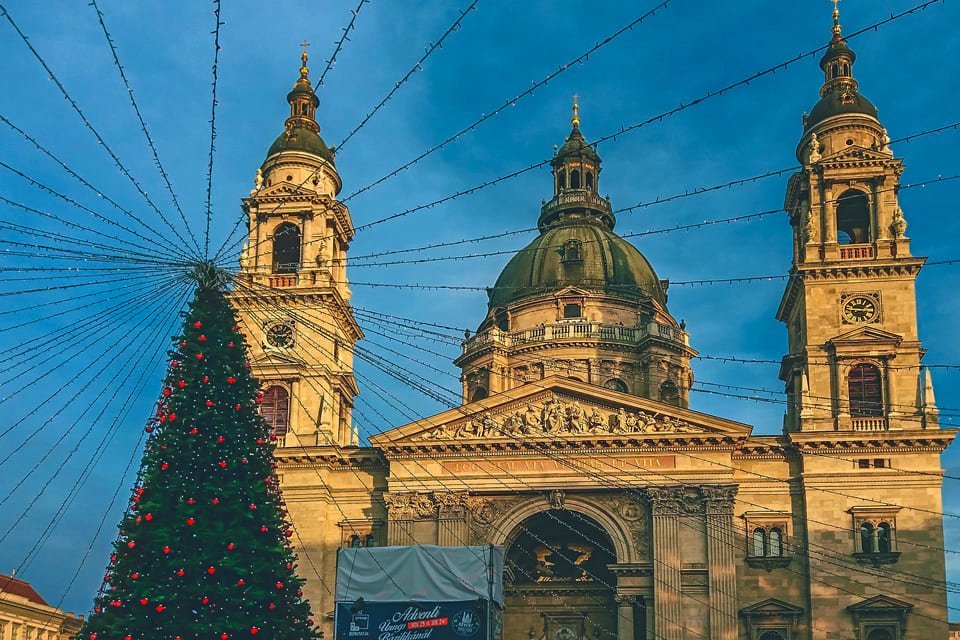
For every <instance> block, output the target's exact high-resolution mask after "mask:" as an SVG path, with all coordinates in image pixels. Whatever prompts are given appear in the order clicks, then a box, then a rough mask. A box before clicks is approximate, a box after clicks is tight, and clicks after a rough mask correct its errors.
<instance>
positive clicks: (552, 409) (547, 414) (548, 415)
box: [543, 398, 564, 433]
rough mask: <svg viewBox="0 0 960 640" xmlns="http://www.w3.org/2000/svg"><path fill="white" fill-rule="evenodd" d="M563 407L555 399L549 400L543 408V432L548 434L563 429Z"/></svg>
mask: <svg viewBox="0 0 960 640" xmlns="http://www.w3.org/2000/svg"><path fill="white" fill-rule="evenodd" d="M563 419H564V411H563V407H562V406H561V405H560V402H559V401H558V400H557V399H555V398H554V399H552V400H549V401H548V402H547V404H546V406H544V408H543V430H544V431H547V432H548V433H553V432H555V431H560V430H562V429H563V422H564V420H563Z"/></svg>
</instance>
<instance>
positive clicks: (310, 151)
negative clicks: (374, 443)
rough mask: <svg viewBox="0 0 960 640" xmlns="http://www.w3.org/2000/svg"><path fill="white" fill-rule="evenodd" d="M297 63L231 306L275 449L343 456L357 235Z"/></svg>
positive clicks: (248, 201)
mask: <svg viewBox="0 0 960 640" xmlns="http://www.w3.org/2000/svg"><path fill="white" fill-rule="evenodd" d="M301 60H302V65H301V67H300V77H299V78H298V79H297V81H296V83H295V84H294V86H293V90H292V91H290V93H289V94H287V102H289V103H290V116H289V117H288V118H287V120H286V123H285V125H284V131H283V133H281V134H280V136H279V137H278V138H277V139H276V141H274V143H273V145H271V147H270V149H269V151H267V157H266V159H265V160H264V162H263V164H262V165H261V166H260V168H259V169H257V173H256V178H255V183H254V188H253V190H252V191H250V195H249V197H247V198H244V199H243V210H244V212H245V214H246V215H247V229H248V238H247V242H246V244H244V247H243V250H242V252H241V255H240V273H239V275H238V277H237V280H236V283H235V287H234V292H233V294H232V301H233V303H234V305H235V306H236V308H237V311H238V315H239V317H240V321H241V323H242V325H243V328H244V333H245V334H246V336H247V343H248V345H249V348H250V358H251V367H252V370H253V373H254V375H256V376H257V378H259V379H260V381H261V382H262V383H263V399H262V404H261V407H262V412H263V415H264V417H265V418H266V419H267V421H268V422H269V423H270V424H271V425H272V426H273V430H274V433H275V435H276V436H277V439H278V441H279V443H278V444H279V446H281V447H284V446H285V447H305V446H324V445H338V446H349V445H356V444H357V434H356V432H355V430H354V428H353V427H352V422H351V411H352V408H353V401H354V398H355V397H356V395H357V393H358V389H357V384H356V381H355V379H354V376H353V350H354V345H355V343H356V341H357V340H358V339H360V338H361V337H362V333H361V331H360V328H359V327H358V326H357V323H356V321H355V320H354V318H353V315H352V313H351V310H350V307H349V304H348V302H349V300H350V289H349V287H348V285H347V277H346V254H347V248H348V246H349V242H350V240H351V239H352V238H353V235H354V228H353V223H352V221H351V219H350V213H349V211H348V210H347V207H346V206H344V205H343V204H342V203H340V202H338V201H337V194H338V193H339V192H340V189H341V186H342V184H341V181H340V176H339V174H338V173H337V169H336V167H335V165H334V152H333V150H332V149H330V148H328V147H327V145H326V144H325V143H324V141H323V139H322V138H321V137H320V127H319V125H318V124H317V121H316V119H315V114H316V108H317V106H318V105H319V103H320V101H319V99H318V98H317V96H316V94H315V93H314V90H313V87H312V85H311V83H310V79H309V72H310V70H309V68H308V67H307V53H306V49H305V48H304V52H303V54H302V56H301Z"/></svg>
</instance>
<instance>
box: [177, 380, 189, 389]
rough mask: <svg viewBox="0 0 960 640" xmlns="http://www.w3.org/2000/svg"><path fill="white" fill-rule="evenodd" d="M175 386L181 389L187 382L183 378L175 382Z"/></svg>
mask: <svg viewBox="0 0 960 640" xmlns="http://www.w3.org/2000/svg"><path fill="white" fill-rule="evenodd" d="M177 386H178V387H180V388H181V389H183V388H184V387H185V386H187V383H186V382H185V381H184V380H181V381H180V382H178V383H177Z"/></svg>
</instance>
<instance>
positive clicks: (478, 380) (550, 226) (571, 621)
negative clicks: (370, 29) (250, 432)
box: [232, 13, 954, 640]
mask: <svg viewBox="0 0 960 640" xmlns="http://www.w3.org/2000/svg"><path fill="white" fill-rule="evenodd" d="M854 60H855V55H854V53H853V51H852V50H851V49H850V48H849V47H848V46H847V43H846V41H845V40H844V39H843V36H842V34H841V30H840V25H839V21H838V16H837V15H836V13H835V14H834V28H833V36H832V39H831V41H830V45H829V47H828V48H827V50H826V53H825V54H824V56H823V58H822V59H821V61H820V66H821V68H822V69H823V71H824V75H825V79H824V84H823V86H822V88H821V91H820V100H819V102H817V103H816V106H814V108H813V109H812V111H811V112H810V114H809V116H806V117H805V120H804V128H803V134H802V136H801V138H800V141H799V144H798V146H797V151H796V153H797V158H798V161H799V165H800V169H799V170H798V171H797V172H796V173H795V174H794V175H793V176H792V177H791V178H790V180H789V183H788V186H787V194H786V201H785V207H784V208H785V209H786V211H787V212H788V214H789V215H788V219H789V221H790V226H789V228H785V229H784V238H783V244H784V247H785V248H786V247H788V246H792V253H793V265H792V268H791V272H790V278H789V280H788V282H787V285H786V289H785V291H784V293H783V297H782V300H781V304H780V308H779V311H778V318H779V319H780V320H781V321H782V322H783V323H784V324H785V325H786V327H787V335H788V341H787V355H786V356H785V357H784V358H783V363H782V366H781V369H780V378H781V380H782V381H783V383H784V385H785V390H786V397H787V402H786V412H785V415H784V421H783V429H782V433H781V434H780V435H754V434H753V428H752V427H751V426H750V425H746V424H741V423H738V422H734V421H731V420H727V419H724V418H722V417H718V416H712V415H707V414H704V413H700V412H698V411H695V410H693V409H691V408H690V398H689V392H690V388H691V385H692V382H693V370H692V367H691V359H692V358H694V357H695V356H696V355H697V352H696V351H695V350H694V348H693V347H692V346H691V339H690V335H689V333H688V332H687V328H686V327H685V326H684V325H683V324H682V323H678V322H677V321H676V320H675V319H674V317H673V316H672V315H671V313H670V311H669V309H668V306H667V288H668V283H667V282H666V281H664V280H661V279H659V278H658V276H657V274H656V272H655V271H654V269H653V267H652V266H651V265H650V264H649V262H648V261H647V260H646V258H645V257H644V256H643V255H642V254H641V253H640V252H639V251H638V250H637V249H636V248H635V247H633V246H632V245H631V244H630V243H629V242H627V241H626V240H624V239H623V238H621V237H620V236H618V235H617V234H616V232H615V225H616V218H615V216H614V214H613V212H612V208H611V206H610V203H609V201H608V200H606V199H605V198H603V197H601V196H600V195H599V193H600V192H599V182H600V176H601V164H602V162H601V158H600V156H599V154H598V152H597V150H596V149H595V148H594V147H592V146H591V145H590V144H588V143H587V142H586V140H585V138H584V136H583V134H582V133H581V131H580V121H579V116H578V114H577V111H576V107H575V109H574V116H573V119H572V129H571V131H570V133H569V135H568V136H567V138H566V140H565V142H564V144H563V145H562V147H560V148H559V149H558V150H557V151H556V153H555V155H554V158H553V160H552V162H551V168H552V197H551V199H550V200H548V201H547V202H545V204H543V206H542V208H541V212H540V216H539V219H538V227H539V235H538V237H537V238H536V239H535V240H534V241H533V242H532V243H531V244H530V245H528V246H527V247H525V248H524V249H522V250H520V251H519V252H518V253H517V254H516V255H515V256H514V257H513V258H512V259H511V260H510V261H509V262H508V264H507V265H506V267H505V268H504V270H503V272H502V273H501V275H500V277H499V278H498V280H497V282H496V283H495V285H494V286H493V288H492V289H491V292H490V296H489V304H488V308H487V310H486V313H485V315H484V316H483V318H482V320H481V321H480V323H479V325H478V328H477V330H476V332H475V333H473V334H471V335H468V336H467V338H466V339H465V340H464V342H463V351H462V354H461V355H460V356H459V358H457V360H456V361H455V365H456V366H457V367H459V368H460V370H461V372H462V378H461V379H462V383H463V389H462V403H461V404H460V406H457V407H455V408H453V409H451V410H449V411H446V412H444V413H441V414H438V415H434V416H429V417H425V418H422V419H420V420H418V421H416V422H414V423H411V424H407V425H400V426H397V427H396V428H394V429H392V430H389V431H386V432H384V433H380V434H378V435H376V436H374V437H372V438H370V442H369V445H366V446H360V442H359V438H358V435H357V432H356V430H355V428H354V427H353V425H352V418H351V411H352V407H353V401H354V398H355V397H356V396H357V394H358V393H359V392H360V391H359V387H358V385H357V382H356V380H355V378H354V373H353V353H354V345H355V344H356V343H357V342H358V341H359V340H361V339H362V337H363V333H362V331H361V329H360V327H359V326H358V324H357V322H356V321H355V320H354V318H353V315H352V313H351V307H350V290H349V287H348V284H347V274H346V269H345V265H346V256H347V251H348V247H349V242H350V240H351V238H352V237H353V234H354V228H353V225H352V222H351V219H350V214H349V211H348V210H347V208H346V207H345V206H344V205H343V204H342V203H340V202H338V201H337V194H338V193H339V191H340V188H341V180H340V176H339V174H338V173H337V170H336V167H335V156H334V153H333V151H332V150H331V149H329V148H328V147H327V146H326V144H325V143H324V142H323V140H322V138H321V137H320V135H319V133H320V131H319V126H318V125H317V123H316V120H315V117H314V115H315V110H316V107H317V104H318V100H317V98H316V96H315V94H314V92H313V88H312V87H311V85H310V81H309V79H308V69H307V67H306V63H307V60H306V54H304V60H303V67H302V68H301V73H300V78H299V80H297V82H296V84H295V86H294V89H293V91H291V92H290V94H289V95H288V101H289V102H290V109H291V115H290V117H289V118H288V119H287V122H286V127H285V130H284V132H283V133H282V134H281V135H280V137H279V138H278V139H277V140H276V142H275V143H274V144H273V146H272V147H271V148H270V150H269V152H268V154H267V158H266V160H265V161H264V163H263V164H262V166H261V167H260V169H259V170H258V172H257V180H256V185H255V188H254V190H253V191H251V193H250V195H249V197H247V198H244V200H243V206H244V209H245V211H246V212H247V214H248V216H249V240H248V243H247V246H245V247H244V251H243V254H242V257H241V270H240V274H239V276H238V278H237V280H236V283H235V288H234V292H233V294H232V296H233V301H234V304H235V306H236V307H237V309H238V311H239V315H240V318H241V322H242V324H243V327H244V331H245V333H246V335H247V337H248V343H249V347H250V349H251V366H252V368H253V370H254V373H255V374H256V375H257V376H258V377H259V378H260V380H261V381H262V382H263V386H264V389H263V403H262V407H263V413H264V416H265V417H266V418H267V419H268V421H269V422H270V423H271V424H272V425H273V427H274V433H275V436H276V438H277V441H278V448H277V463H278V473H279V474H280V477H281V486H282V488H283V492H284V498H285V501H286V506H287V509H288V510H289V513H290V516H291V518H292V521H293V528H294V530H295V537H294V543H295V544H296V545H297V546H298V547H299V552H300V566H299V570H300V573H301V575H302V576H303V577H304V578H305V579H306V580H307V584H306V587H305V591H306V592H307V595H308V596H309V597H310V599H311V601H312V605H313V609H314V614H315V615H316V616H317V617H318V618H320V619H321V620H323V621H324V625H325V626H324V628H325V630H326V632H327V634H328V635H329V634H331V633H332V620H330V619H329V618H328V617H327V616H328V613H329V612H332V610H333V608H334V607H333V583H334V575H335V562H336V551H337V549H338V548H341V547H345V546H379V545H412V544H430V545H484V544H498V545H504V547H505V548H506V554H507V568H506V571H505V575H504V580H505V587H506V594H507V597H506V605H505V610H504V617H503V637H504V638H507V639H509V640H521V639H530V640H540V639H543V640H577V639H581V638H583V639H586V638H590V639H597V640H603V639H613V638H616V639H618V640H644V639H646V640H653V639H654V638H657V639H663V640H686V639H694V638H709V639H710V640H735V639H740V638H743V639H748V640H801V639H813V638H817V639H821V640H828V639H829V640H832V639H841V638H842V639H853V638H856V639H857V640H921V639H923V640H926V639H935V638H936V639H939V638H946V637H947V634H948V626H947V608H946V588H945V580H946V575H945V560H944V546H945V544H944V537H943V526H942V516H941V515H940V513H941V512H942V501H941V465H940V454H941V452H942V451H943V450H944V449H945V448H946V447H947V446H948V445H949V443H950V442H951V440H952V439H953V437H954V432H953V431H952V430H948V429H940V427H939V424H938V419H937V410H936V405H935V402H934V396H933V385H932V381H931V379H930V376H929V372H928V371H927V370H925V369H924V368H923V367H922V364H921V359H922V356H923V353H924V350H923V348H922V345H921V342H920V339H919V336H918V334H917V317H916V304H915V289H914V283H915V278H916V277H917V275H918V274H919V272H920V270H921V268H922V266H923V263H924V258H921V257H915V256H914V255H913V252H912V247H911V243H910V240H909V239H908V237H907V236H906V221H905V219H904V216H903V212H902V211H901V209H900V207H899V204H898V197H897V187H898V184H899V179H900V174H901V171H902V163H901V160H900V159H899V158H897V157H896V155H895V154H894V152H893V151H892V150H891V149H890V145H889V137H888V136H887V132H886V130H885V129H884V128H883V126H882V124H881V122H880V121H879V119H878V117H877V111H876V108H875V107H874V106H873V105H872V104H871V103H870V102H869V101H868V100H867V99H866V98H865V97H863V96H862V95H861V94H860V93H859V88H858V85H857V82H856V80H855V79H854V76H853V72H852V67H853V63H854ZM790 238H792V243H790V242H789V239H790Z"/></svg>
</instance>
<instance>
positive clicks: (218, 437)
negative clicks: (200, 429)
mask: <svg viewBox="0 0 960 640" xmlns="http://www.w3.org/2000/svg"><path fill="white" fill-rule="evenodd" d="M225 441H226V438H224V437H223V436H217V442H219V443H220V444H223V443H224V442H225Z"/></svg>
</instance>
